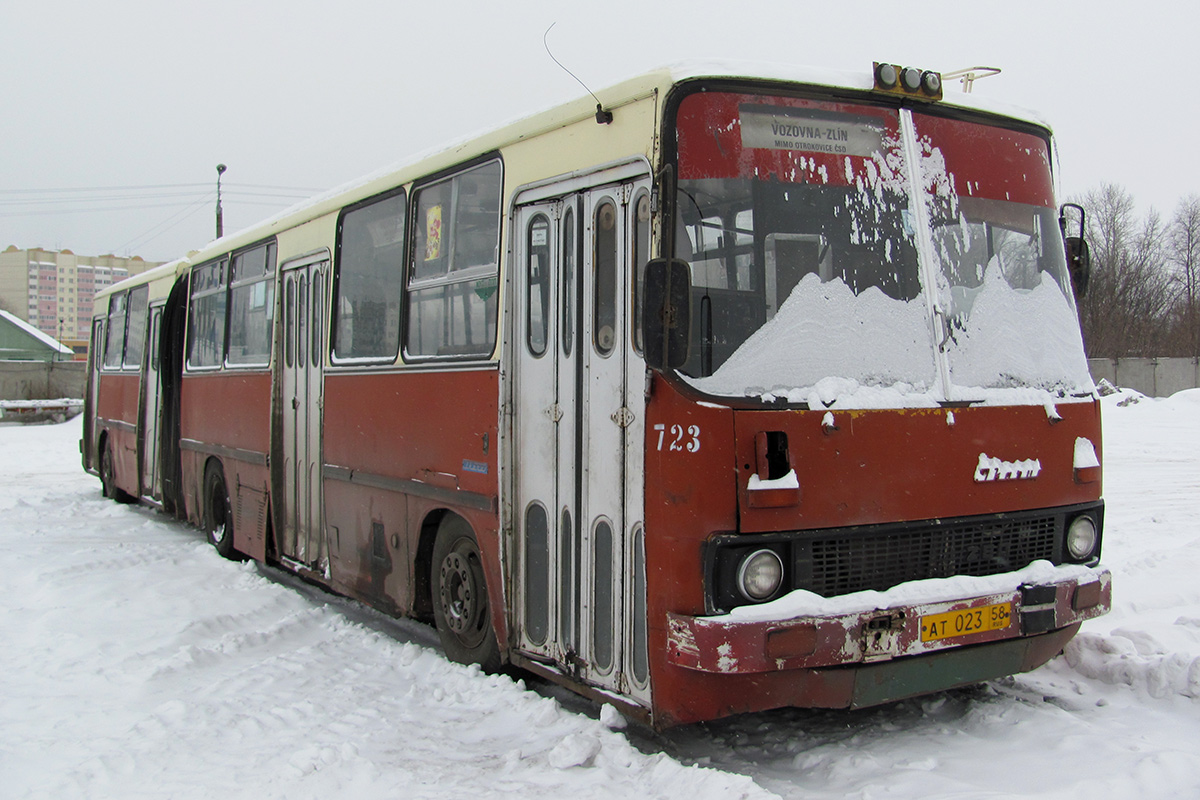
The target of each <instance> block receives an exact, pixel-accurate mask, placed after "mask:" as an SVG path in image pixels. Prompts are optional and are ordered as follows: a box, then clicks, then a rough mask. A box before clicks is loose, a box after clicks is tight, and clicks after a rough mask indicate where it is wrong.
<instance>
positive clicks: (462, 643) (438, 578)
mask: <svg viewBox="0 0 1200 800" xmlns="http://www.w3.org/2000/svg"><path fill="white" fill-rule="evenodd" d="M430 586H431V587H432V588H433V618H434V621H435V622H436V623H437V629H438V636H439V637H440V638H441V640H442V648H443V649H444V650H445V651H446V656H447V657H448V658H449V659H450V660H451V661H457V662H458V663H460V664H479V665H480V666H481V667H483V669H484V671H485V672H495V671H496V670H498V669H499V668H500V648H499V646H498V645H497V643H496V632H495V630H494V629H493V628H492V615H491V608H490V606H489V604H488V592H487V581H486V580H485V579H484V574H483V559H482V558H481V557H480V555H479V545H478V543H476V541H475V534H474V533H472V532H471V527H470V526H469V525H468V524H467V523H466V521H465V520H463V519H462V518H461V517H454V516H451V517H447V518H446V519H445V520H443V521H442V524H441V526H440V527H439V528H438V532H437V539H436V540H435V542H434V545H433V564H432V570H431V575H430Z"/></svg>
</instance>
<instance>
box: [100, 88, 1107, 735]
mask: <svg viewBox="0 0 1200 800" xmlns="http://www.w3.org/2000/svg"><path fill="white" fill-rule="evenodd" d="M593 99H595V100H598V101H599V105H598V106H596V107H593V106H592V104H591V103H592V101H591V100H587V101H584V100H580V101H577V102H574V103H571V104H568V105H565V106H563V107H561V108H558V109H555V110H552V111H549V112H546V113H543V114H540V115H536V116H532V117H530V118H527V119H524V120H522V121H520V122H517V123H514V124H511V125H509V126H508V127H504V128H501V129H499V130H497V131H495V132H493V133H491V134H489V135H486V136H483V137H482V138H478V139H474V140H471V141H467V142H463V143H459V144H455V145H453V146H451V147H448V148H447V149H445V150H444V151H442V152H440V153H438V154H436V155H432V156H429V157H426V158H422V159H420V160H418V161H415V162H414V163H409V164H407V165H404V166H400V167H398V168H394V169H391V170H388V171H385V172H381V173H379V174H378V175H376V176H374V177H371V178H369V179H366V180H364V181H363V182H361V183H359V184H356V185H353V186H351V187H349V188H345V189H343V190H338V191H336V192H332V193H329V194H327V195H324V196H321V197H318V198H315V199H313V200H312V201H310V202H309V203H307V204H305V205H303V206H301V207H298V208H297V209H293V210H290V211H288V212H285V213H284V214H282V215H280V216H278V217H276V218H274V219H271V220H268V221H266V222H264V223H262V224H260V225H258V226H256V227H253V228H250V229H248V230H246V231H243V232H241V233H238V234H236V235H232V236H227V237H224V238H221V239H219V240H217V241H215V242H213V243H211V244H209V245H208V246H206V247H205V248H204V249H202V250H200V251H198V252H193V253H190V254H189V255H187V256H186V257H185V258H182V259H180V260H178V261H175V262H173V263H170V264H167V265H164V266H162V267H159V268H156V269H154V270H152V271H151V272H148V273H146V274H144V275H141V276H138V277H135V278H132V279H130V280H127V281H125V282H123V283H121V284H119V285H117V286H114V287H111V288H110V289H109V290H107V291H106V292H104V293H103V294H102V296H101V297H100V298H99V299H98V301H97V305H96V308H97V311H96V316H95V320H94V323H93V334H92V348H91V355H90V369H89V378H90V382H89V385H88V390H87V398H86V405H87V410H86V411H87V413H86V422H85V427H84V438H83V441H82V443H81V450H82V455H83V464H84V467H85V469H87V470H88V471H90V472H92V473H93V474H96V475H98V476H99V477H100V479H101V482H102V486H103V491H104V492H105V494H106V495H108V496H111V497H113V498H115V499H118V500H124V501H139V502H144V503H148V504H151V505H154V506H157V507H159V508H161V509H162V510H163V511H164V512H166V513H169V514H173V515H176V516H178V517H180V518H183V519H186V520H188V521H190V522H192V523H194V524H196V525H198V526H201V527H202V528H203V529H204V530H205V531H207V532H208V536H209V538H210V540H211V542H212V544H213V545H215V547H216V549H217V550H218V551H219V552H220V553H221V554H222V555H224V556H227V557H230V558H251V559H257V560H259V561H262V562H267V563H270V564H273V565H276V566H278V567H279V568H281V569H284V570H290V571H292V572H294V573H296V574H298V575H300V576H302V577H303V578H304V579H306V580H308V581H311V582H314V583H316V584H320V585H322V586H324V587H327V588H328V589H329V590H331V591H333V592H337V593H340V594H343V595H346V596H349V597H353V598H357V599H359V600H361V601H363V602H365V603H367V604H370V605H372V606H374V607H377V608H379V609H382V610H383V611H385V612H387V613H389V614H392V615H396V616H408V617H413V618H416V619H420V620H425V621H428V622H431V623H432V624H433V625H435V626H436V628H437V630H438V632H439V634H440V638H441V640H442V642H443V644H444V647H445V651H446V654H447V655H448V656H449V657H450V658H451V659H454V660H456V661H459V662H464V663H477V664H480V665H482V666H483V668H485V669H488V670H497V669H508V668H511V669H520V670H524V671H526V672H531V673H534V674H536V675H538V676H541V677H543V678H545V679H548V680H551V681H556V682H559V683H562V684H564V685H566V686H569V687H571V688H572V689H574V690H575V691H578V692H580V693H583V694H585V695H587V696H589V697H591V698H593V699H596V700H599V701H603V702H611V703H614V704H615V705H617V706H618V707H619V708H620V709H621V710H622V711H623V712H624V713H626V714H628V715H630V716H632V717H634V718H638V719H641V720H642V721H644V722H647V723H649V724H652V725H654V726H657V727H665V726H670V725H676V724H682V723H688V722H693V721H698V720H708V719H714V718H718V717H722V716H725V715H730V714H735V713H741V712H749V711H758V710H765V709H772V708H780V707H833V708H850V707H865V706H871V705H875V704H880V703H885V702H890V701H894V700H897V699H901V698H906V697H911V696H915V695H918V694H921V693H926V692H932V691H938V690H942V689H946V688H950V687H956V686H963V685H969V684H972V683H978V682H982V681H986V680H989V679H992V678H995V677H998V676H1003V675H1010V674H1013V673H1017V672H1021V671H1025V670H1030V669H1033V668H1035V667H1037V666H1039V665H1041V664H1042V663H1044V662H1046V661H1047V660H1048V659H1050V658H1052V657H1053V656H1054V655H1056V654H1058V653H1059V652H1060V651H1061V650H1062V649H1063V647H1064V645H1065V644H1066V643H1067V641H1068V640H1069V639H1070V638H1071V637H1072V636H1073V635H1074V634H1075V632H1076V631H1077V630H1078V628H1079V626H1080V623H1081V622H1082V621H1084V620H1086V619H1089V618H1092V617H1096V616H1099V615H1101V614H1103V613H1105V612H1106V611H1107V610H1108V608H1109V606H1110V603H1111V581H1110V574H1109V572H1108V571H1107V570H1105V569H1104V568H1103V567H1101V566H1099V553H1100V543H1101V533H1102V525H1103V511H1104V506H1103V501H1102V496H1101V461H1100V454H1101V441H1100V416H1099V414H1100V411H1099V404H1098V400H1097V396H1096V393H1095V388H1094V386H1093V384H1092V381H1091V379H1090V377H1089V374H1088V370H1087V363H1086V360H1085V357H1084V351H1083V345H1082V340H1081V336H1080V331H1079V325H1078V319H1077V314H1076V309H1075V297H1074V294H1075V287H1076V286H1077V285H1078V286H1082V285H1083V278H1084V277H1085V276H1086V266H1087V258H1086V247H1085V245H1083V244H1082V241H1081V239H1080V238H1079V237H1073V236H1072V237H1067V236H1066V235H1065V228H1066V227H1067V226H1066V224H1065V216H1064V214H1063V212H1062V211H1061V210H1060V209H1059V208H1058V207H1057V205H1056V201H1055V197H1054V189H1053V164H1054V162H1053V158H1052V153H1053V152H1054V150H1053V148H1052V146H1051V134H1050V131H1049V129H1048V128H1047V127H1046V126H1045V125H1044V124H1043V123H1041V122H1039V121H1038V120H1037V119H1036V118H1033V117H1031V116H1030V115H1029V114H1027V113H1024V112H1014V111H1011V110H1006V109H1004V108H1000V107H998V106H994V105H991V104H987V103H981V102H979V101H978V100H975V99H973V98H972V97H971V96H970V95H966V94H956V95H954V96H953V97H946V96H943V92H942V87H941V85H940V76H939V75H938V74H937V73H936V72H929V71H921V70H913V69H908V68H904V69H902V68H899V67H896V66H893V65H889V64H877V65H875V66H874V68H873V70H872V72H870V73H867V72H865V71H864V73H862V74H848V75H842V74H840V73H829V72H804V71H788V70H785V69H783V68H777V67H771V68H762V69H757V70H747V71H743V70H741V69H738V70H734V69H731V68H729V67H728V66H727V65H699V64H695V65H690V66H679V67H674V68H669V69H664V70H660V71H657V72H654V73H651V74H648V75H645V76H642V77H640V78H636V79H633V80H629V81H627V82H625V83H622V84H620V85H617V86H615V87H613V88H611V89H608V90H606V91H603V92H600V93H599V94H598V95H597V96H595V97H594V98H593ZM1080 211H1082V210H1080Z"/></svg>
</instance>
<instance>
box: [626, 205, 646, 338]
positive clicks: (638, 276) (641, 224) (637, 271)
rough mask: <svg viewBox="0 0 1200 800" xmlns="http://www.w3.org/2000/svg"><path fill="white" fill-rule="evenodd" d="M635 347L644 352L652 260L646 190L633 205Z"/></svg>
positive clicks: (633, 319) (632, 325)
mask: <svg viewBox="0 0 1200 800" xmlns="http://www.w3.org/2000/svg"><path fill="white" fill-rule="evenodd" d="M633 208H634V212H633V213H634V219H633V261H632V264H633V270H634V272H633V281H632V283H633V304H632V307H633V316H632V318H631V319H630V322H629V324H630V328H631V329H632V331H633V347H634V349H635V350H637V351H638V352H639V353H640V352H642V296H643V294H644V292H645V290H646V262H647V261H649V260H650V193H649V192H647V191H645V190H644V189H643V190H642V191H641V193H639V194H638V197H637V200H635V201H634V203H633Z"/></svg>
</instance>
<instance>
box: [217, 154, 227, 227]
mask: <svg viewBox="0 0 1200 800" xmlns="http://www.w3.org/2000/svg"><path fill="white" fill-rule="evenodd" d="M225 170H226V166H225V165H224V164H217V238H218V239H220V238H221V237H222V236H224V235H225V224H224V222H223V221H222V220H221V176H222V175H224V174H225Z"/></svg>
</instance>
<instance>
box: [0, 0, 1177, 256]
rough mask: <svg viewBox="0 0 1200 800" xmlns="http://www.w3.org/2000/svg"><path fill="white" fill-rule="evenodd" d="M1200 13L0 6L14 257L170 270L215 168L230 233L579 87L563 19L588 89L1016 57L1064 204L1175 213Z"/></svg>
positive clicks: (1125, 7) (202, 209)
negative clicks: (1104, 189)
mask: <svg viewBox="0 0 1200 800" xmlns="http://www.w3.org/2000/svg"><path fill="white" fill-rule="evenodd" d="M1198 21H1200V5H1197V4H1195V3H1194V2H1183V0H1178V1H1176V0H1170V1H1169V2H1168V1H1161V2H1160V0H1141V2H1136V3H1135V2H1128V0H1119V1H1115V0H1092V1H1091V2H1078V1H1077V2H1055V0H1039V1H1038V2H1028V1H1027V0H1005V1H1004V2H994V3H981V2H971V1H970V0H956V1H955V2H943V1H942V0H924V1H923V2H910V3H882V2H879V3H876V2H866V1H865V0H822V2H809V1H808V0H771V1H770V2H764V1H760V0H719V1H718V0H686V2H684V1H682V0H672V2H656V1H655V0H608V2H588V3H563V2H558V3H555V2H544V1H543V0H505V1H504V2H484V1H483V0H461V1H460V2H455V1H454V0H421V2H413V1H412V0H399V1H398V0H371V1H370V2H366V1H364V2H358V1H357V0H339V2H336V3H335V2H329V1H328V0H323V1H321V2H318V1H317V0H287V2H281V1H280V0H260V1H259V2H255V1H254V0H205V2H202V3H186V2H185V3H183V4H174V3H164V2H161V0H104V1H103V2H97V0H38V1H37V2H20V1H19V0H3V2H0V46H2V48H3V49H2V51H0V52H2V53H3V68H2V69H0V249H3V248H5V247H7V246H8V245H10V244H15V245H16V246H18V247H20V248H29V247H39V246H40V247H45V248H49V249H62V248H69V249H71V250H74V251H75V252H77V253H80V254H87V255H99V254H102V253H117V254H118V255H132V254H137V255H141V256H142V257H144V258H147V259H151V260H167V259H170V258H174V257H177V256H179V255H182V254H184V253H185V252H186V251H187V250H189V249H193V248H195V247H198V246H200V245H202V244H204V243H206V242H207V241H209V240H210V239H211V238H212V236H213V229H214V219H213V217H214V215H213V208H214V200H215V184H216V177H217V173H216V165H217V164H218V163H224V164H227V165H228V171H227V172H226V173H225V176H224V180H223V186H224V192H223V194H224V203H223V205H224V211H225V230H226V231H227V232H232V231H235V230H238V229H240V228H242V227H246V226H248V225H251V224H253V223H255V222H257V221H258V220H260V219H263V218H265V217H267V216H270V215H272V214H274V213H275V212H277V211H279V210H281V209H282V208H284V207H285V206H287V205H290V204H291V203H292V202H293V201H294V200H295V199H298V198H300V197H303V196H306V195H308V194H313V193H315V192H317V191H323V190H325V189H328V188H330V187H333V186H337V185H340V184H342V183H345V182H347V181H350V180H353V179H355V178H357V177H359V176H361V175H363V174H366V173H369V172H374V171H376V170H377V169H379V168H380V167H382V166H385V165H388V164H391V163H395V162H397V161H402V160H404V159H405V158H406V157H408V156H410V155H412V154H414V153H416V152H419V151H423V150H426V149H428V148H430V147H435V146H437V145H438V144H439V143H441V142H445V141H448V140H450V139H456V138H459V137H461V136H463V135H464V134H467V133H471V132H474V131H479V130H484V129H487V128H491V127H494V126H496V125H498V124H499V123H502V122H505V121H508V120H511V119H513V118H515V117H519V116H524V115H525V114H528V113H531V112H534V111H539V110H541V109H543V108H547V107H550V106H553V105H555V104H557V103H559V102H562V101H565V100H570V99H572V98H574V97H576V96H578V95H580V94H581V93H582V89H580V87H579V85H578V84H577V83H575V81H574V80H573V79H572V78H571V77H570V76H568V75H567V74H565V73H564V72H563V71H562V70H560V69H559V68H558V67H557V66H555V65H554V63H553V62H552V61H551V60H550V58H549V57H548V56H547V55H546V52H545V50H544V48H543V45H542V37H543V34H544V33H545V31H546V29H547V27H549V26H550V24H551V23H556V25H555V27H554V29H553V30H552V31H551V33H550V37H549V40H550V44H551V47H552V48H553V50H554V53H555V55H556V56H557V57H558V58H559V60H560V61H563V62H564V63H565V64H566V65H567V66H569V67H570V68H571V70H572V71H573V72H574V73H575V74H576V75H578V76H579V77H580V78H582V79H583V80H584V81H586V82H587V83H588V84H589V85H590V86H592V88H593V89H596V88H602V87H604V86H607V85H609V84H612V83H615V82H616V81H619V80H621V79H623V78H626V77H629V76H631V75H635V74H637V73H640V72H643V71H646V70H648V69H651V68H653V67H656V66H660V65H662V64H666V63H669V62H673V61H679V60H685V59H694V58H722V59H737V60H754V61H770V62H778V63H787V64H799V65H811V66H818V67H831V68H836V69H845V70H861V71H864V72H865V71H868V70H869V69H870V67H871V62H872V61H873V60H879V61H890V62H893V63H899V64H906V65H909V64H911V65H913V66H919V67H922V68H927V69H937V70H941V71H950V70H953V69H958V68H963V67H970V66H977V65H984V66H996V67H1000V68H1001V69H1002V70H1003V72H1002V74H1000V75H998V76H996V77H992V78H988V79H986V80H983V81H980V82H979V83H977V84H976V86H975V93H976V94H977V95H980V96H986V97H989V98H993V99H996V100H1001V101H1004V102H1007V103H1012V104H1016V105H1020V106H1024V107H1027V108H1032V109H1036V110H1037V111H1038V112H1039V113H1040V114H1041V115H1042V116H1043V117H1044V118H1046V119H1048V120H1049V121H1050V122H1051V123H1052V124H1053V125H1054V127H1055V130H1056V132H1057V135H1058V152H1059V156H1060V165H1061V168H1060V190H1061V195H1062V197H1060V199H1065V198H1066V196H1068V195H1071V194H1075V193H1080V192H1083V191H1086V190H1087V189H1090V188H1093V187H1095V186H1098V185H1099V184H1100V183H1101V182H1102V181H1107V182H1113V183H1118V184H1121V185H1123V186H1124V187H1126V188H1127V189H1128V190H1129V191H1130V192H1131V193H1132V194H1133V195H1134V197H1135V198H1136V199H1137V200H1138V201H1139V203H1140V204H1141V206H1142V210H1143V211H1144V210H1146V209H1147V208H1148V207H1149V206H1151V205H1153V206H1154V207H1155V208H1157V209H1158V210H1159V211H1161V212H1162V213H1163V214H1164V215H1167V216H1169V215H1170V213H1171V212H1172V211H1173V210H1174V207H1175V204H1176V203H1177V201H1178V200H1179V199H1180V198H1181V197H1183V196H1184V195H1187V194H1189V193H1193V192H1200V148H1198V146H1197V141H1196V140H1197V122H1198V121H1200V105H1198V104H1197V102H1196V100H1197V95H1198V94H1200V84H1198V83H1196V82H1193V81H1192V79H1191V71H1190V67H1189V64H1190V63H1191V61H1192V58H1193V54H1194V53H1195V44H1194V42H1195V35H1196V30H1197V22H1198ZM947 89H948V91H957V90H959V86H958V84H957V83H953V84H948V85H947ZM127 187H137V188H134V189H130V188H127ZM145 187H163V188H154V189H149V188H145ZM80 189H87V190H92V191H89V192H87V193H83V192H79V191H64V190H80Z"/></svg>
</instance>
